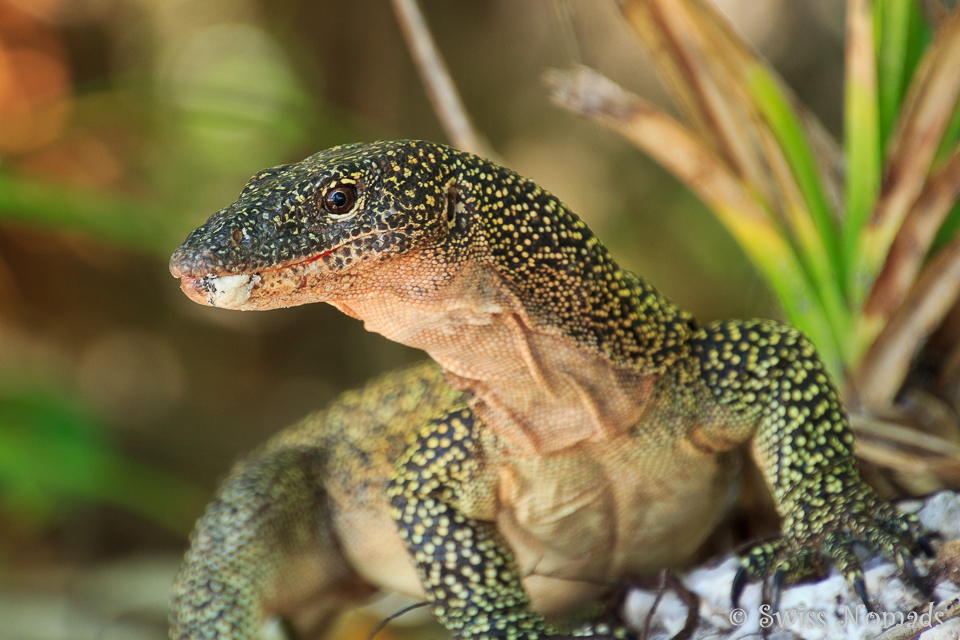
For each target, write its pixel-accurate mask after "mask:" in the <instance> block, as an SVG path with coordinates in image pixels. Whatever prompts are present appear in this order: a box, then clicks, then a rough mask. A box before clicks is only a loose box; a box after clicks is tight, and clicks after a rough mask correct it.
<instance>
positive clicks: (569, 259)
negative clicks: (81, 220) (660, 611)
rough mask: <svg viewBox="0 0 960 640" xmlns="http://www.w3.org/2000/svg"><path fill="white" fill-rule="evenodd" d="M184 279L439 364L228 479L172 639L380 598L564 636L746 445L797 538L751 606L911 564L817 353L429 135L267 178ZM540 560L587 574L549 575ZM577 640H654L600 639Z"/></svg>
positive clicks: (203, 237) (213, 234)
mask: <svg viewBox="0 0 960 640" xmlns="http://www.w3.org/2000/svg"><path fill="white" fill-rule="evenodd" d="M331 189H340V190H343V189H348V190H353V192H351V193H354V195H355V202H354V204H353V205H352V206H351V207H350V208H349V210H347V211H339V210H338V211H337V212H335V213H334V212H331V211H329V210H327V209H325V208H324V207H325V204H324V203H325V202H326V200H325V196H326V194H328V193H330V190H331ZM171 270H172V272H173V273H174V275H176V276H178V277H180V278H182V279H183V280H182V283H181V286H182V288H183V290H184V291H185V292H186V293H187V295H189V296H190V297H191V298H193V299H195V300H197V301H198V302H201V303H204V304H212V305H216V306H224V307H227V308H234V309H271V308H277V307H283V306H291V305H296V304H305V303H309V302H316V301H325V302H329V303H331V304H334V305H335V306H337V307H338V308H340V309H341V310H343V311H345V312H346V313H349V314H350V315H352V316H354V317H356V318H360V319H362V320H363V321H364V322H365V323H366V326H367V328H368V329H370V330H372V331H376V332H379V333H381V334H383V335H384V336H386V337H388V338H390V339H393V340H397V341H399V342H402V343H404V344H407V345H410V346H413V347H417V348H420V349H423V350H424V351H425V352H426V353H427V354H428V355H429V356H430V357H431V358H432V359H433V361H434V362H432V363H429V364H424V365H419V366H416V367H412V368H409V369H406V370H403V371H400V372H396V373H393V374H388V375H386V376H384V377H382V378H380V379H379V380H377V381H374V382H372V383H371V384H369V385H368V386H367V387H366V388H365V389H363V390H361V391H358V392H352V393H348V394H345V395H344V396H343V397H342V398H341V399H340V400H338V401H337V402H336V403H335V404H334V405H333V406H332V407H330V408H329V409H327V410H326V411H324V412H322V413H320V414H317V415H316V416H313V417H311V418H309V419H307V420H306V421H304V422H303V423H302V424H301V425H298V426H296V427H294V428H292V429H290V430H288V431H286V432H283V433H281V434H280V435H279V436H278V437H277V438H276V439H275V440H274V441H272V442H271V443H269V444H268V445H267V446H266V447H265V448H264V449H262V450H261V451H259V452H257V453H255V454H254V455H253V456H251V457H250V458H248V459H246V460H244V461H241V462H240V463H239V464H238V465H237V467H236V468H235V469H234V471H233V472H232V474H231V475H230V476H229V477H228V479H227V480H226V481H225V482H224V484H223V486H222V487H221V489H220V491H219V493H218V495H217V498H216V499H215V501H214V502H213V503H212V504H211V506H210V507H209V508H208V511H207V513H206V514H205V515H204V516H203V518H202V519H201V521H200V523H199V524H198V526H197V530H196V532H195V533H194V536H193V538H192V540H191V548H190V551H189V552H188V554H187V556H186V558H185V561H184V566H183V569H182V570H181V573H180V576H179V577H178V579H177V583H176V587H175V597H174V604H173V608H172V611H171V637H172V638H174V639H176V640H196V639H199V638H213V639H218V640H226V639H227V638H230V639H244V640H245V639H248V638H250V639H252V638H255V637H257V635H258V633H259V630H260V627H261V626H262V624H263V622H264V620H265V619H266V618H267V617H269V616H271V615H282V616H285V617H287V618H289V619H290V620H291V621H292V622H293V624H294V626H296V627H297V628H298V629H300V630H301V632H302V633H303V635H304V636H305V637H306V636H310V637H313V636H317V635H319V634H320V633H321V632H322V631H323V630H324V629H326V628H327V627H328V626H329V624H331V622H332V621H333V620H334V619H335V617H336V614H337V613H338V612H339V611H340V610H342V609H343V608H344V607H346V606H348V605H352V604H356V603H359V602H362V601H363V600H364V598H366V597H368V596H369V595H370V593H371V592H372V591H373V590H375V589H377V588H380V589H386V590H395V591H399V592H402V593H407V594H408V595H412V596H414V597H418V598H426V600H427V601H428V602H429V603H430V605H431V607H432V609H433V612H434V614H435V616H436V618H437V619H438V620H439V621H440V623H442V624H443V625H444V626H445V627H446V628H447V629H449V630H450V632H451V633H452V634H453V635H454V636H456V637H460V638H470V639H483V640H493V639H500V638H509V639H514V640H531V639H533V638H541V637H552V636H558V635H559V634H560V633H561V631H560V630H558V628H557V627H556V626H554V624H555V623H554V622H553V618H552V617H551V616H550V615H547V614H550V613H552V614H557V613H564V612H569V611H571V610H573V609H575V608H577V607H580V606H582V605H584V604H585V603H586V602H588V601H589V600H590V599H592V598H595V597H597V596H598V595H600V592H599V591H598V590H597V589H596V587H595V586H594V585H595V584H596V583H611V582H616V581H617V580H620V579H622V578H624V577H627V576H629V575H631V574H634V573H647V574H650V573H655V572H656V571H657V570H659V569H661V568H663V567H664V566H671V567H676V566H682V565H683V563H684V562H685V561H687V560H688V559H689V557H690V556H691V555H692V554H693V553H694V551H695V550H696V548H697V547H698V546H699V545H700V544H701V543H702V542H703V540H704V539H705V537H706V536H707V535H708V534H709V529H710V523H711V522H713V521H715V520H716V518H717V517H718V514H719V510H720V505H721V503H722V502H723V499H724V496H725V494H726V491H727V487H728V481H729V477H728V476H729V475H730V473H732V469H733V468H734V466H735V465H734V464H733V459H734V450H735V448H736V447H738V446H739V445H740V444H742V443H746V442H749V443H750V444H751V447H752V454H753V457H754V459H755V460H756V462H757V463H758V465H759V467H760V469H761V470H762V472H763V474H764V477H765V480H766V483H767V485H768V486H769V488H770V491H771V492H772V495H773V498H774V501H775V503H776V506H777V510H778V513H779V515H780V517H781V520H782V526H781V534H782V535H781V536H780V537H779V538H778V539H776V540H775V541H772V542H764V543H760V544H757V545H755V546H753V547H752V548H750V549H749V550H748V551H746V552H745V553H744V554H743V565H742V566H743V571H742V573H740V574H738V578H737V579H736V580H735V581H734V593H735V594H736V592H737V589H738V588H739V587H738V584H739V585H740V586H742V584H740V582H741V578H743V577H746V578H752V579H765V578H773V580H774V582H775V583H776V584H787V583H791V582H795V581H797V580H802V579H806V578H812V577H816V576H819V575H822V574H823V572H824V571H826V570H827V569H829V567H831V566H833V567H836V568H837V569H838V570H840V571H841V572H842V573H843V574H844V575H845V576H846V577H847V578H848V580H849V581H850V582H851V584H852V585H853V586H854V587H855V588H857V589H858V590H859V591H861V592H862V577H861V573H862V572H861V569H860V565H859V563H858V561H857V558H856V556H855V555H854V553H853V546H854V545H863V546H865V547H866V548H867V549H868V550H870V551H871V552H873V553H878V554H881V555H883V556H884V557H886V558H887V559H889V560H891V561H894V562H896V563H897V564H898V565H899V566H900V568H901V569H902V570H903V571H904V572H905V573H907V574H908V575H909V574H911V572H912V571H913V569H912V564H910V556H911V554H912V553H913V552H914V551H916V550H917V548H918V547H919V546H922V545H923V538H922V536H921V532H920V530H919V527H918V525H917V522H916V521H915V519H913V518H912V517H910V516H902V515H899V514H897V513H896V512H895V511H894V510H893V509H892V508H891V507H890V506H889V505H888V504H886V503H885V502H883V501H882V500H880V499H879V497H878V496H877V495H876V493H875V492H874V491H873V490H872V489H870V488H869V487H868V486H867V485H865V484H864V483H863V482H862V481H861V479H860V477H859V475H858V472H857V468H856V461H855V458H854V451H853V446H854V442H853V435H852V433H851V432H850V429H849V426H848V424H847V418H846V414H845V411H844V408H843V406H842V404H841V402H840V400H839V399H838V396H837V392H836V390H835V387H834V385H833V383H832V382H831V381H830V379H829V377H828V375H827V373H826V371H825V370H824V367H823V363H822V362H821V361H820V359H819V358H818V356H817V354H816V351H815V349H814V347H813V345H812V344H811V343H810V341H809V340H808V339H807V338H806V337H804V336H803V334H801V333H800V332H799V331H797V330H796V329H794V328H792V327H788V326H786V325H783V324H780V323H777V322H773V321H767V320H753V321H730V322H719V323H715V324H712V325H710V326H707V327H704V328H700V327H698V326H697V324H696V322H695V321H694V320H693V318H692V316H691V315H690V314H689V313H686V312H684V311H682V310H680V309H679V308H678V307H677V306H676V305H674V304H673V303H672V302H670V301H669V300H668V299H667V298H666V297H664V296H663V295H661V294H660V293H658V292H657V291H656V289H654V288H653V287H652V286H651V285H650V284H649V283H647V282H646V281H645V280H643V279H642V278H640V277H637V276H635V275H634V274H631V273H629V272H627V271H624V270H622V269H620V268H619V266H618V265H617V263H616V262H615V261H614V259H613V258H612V256H611V255H610V253H609V252H608V251H607V249H606V248H605V247H604V246H603V244H602V243H601V242H600V241H599V240H598V239H597V237H596V236H595V235H593V233H592V232H591V231H590V230H589V229H588V228H587V226H586V225H585V224H584V223H583V221H581V220H580V219H579V218H578V217H577V216H576V215H575V214H574V213H573V212H572V211H570V209H569V208H568V207H567V206H566V205H564V204H563V203H562V202H560V201H559V200H558V199H557V198H555V197H554V196H553V195H551V194H550V193H548V192H547V191H545V190H543V189H542V188H540V187H539V186H538V185H536V184H535V183H533V182H532V181H530V180H528V179H526V178H523V177H521V176H518V175H517V174H515V173H513V172H512V171H509V170H508V169H505V168H503V167H500V166H498V165H496V164H493V163H491V162H488V161H486V160H483V159H481V158H478V157H476V156H473V155H470V154H465V153H461V152H458V151H456V150H453V149H450V148H449V147H445V146H443V145H437V144H433V143H428V142H418V141H399V142H380V143H375V144H358V145H346V146H343V147H336V148H334V149H329V150H327V151H323V152H321V153H318V154H316V155H314V156H311V157H310V158H307V159H306V160H304V161H302V162H300V163H295V164H292V165H285V166H281V167H275V168H273V169H268V170H266V171H263V172H261V173H260V174H258V175H257V176H255V177H254V178H253V180H251V182H250V184H249V185H248V186H247V188H246V189H244V191H243V192H242V193H241V195H240V198H239V199H238V200H237V202H235V203H234V204H232V205H230V206H229V207H226V208H225V209H223V210H222V211H220V212H218V213H217V214H215V215H214V216H212V217H211V218H210V219H209V220H208V221H207V222H206V223H205V224H204V225H203V226H201V227H200V228H198V229H197V230H195V231H194V232H192V233H191V234H190V235H189V237H188V238H187V240H186V241H185V242H184V243H183V244H182V245H181V247H180V248H179V249H177V252H176V253H175V254H174V256H173V258H172V259H171ZM224 278H230V279H229V280H225V279H224ZM237 283H240V285H238V284H237ZM241 285H242V287H243V288H238V287H240V286H241ZM224 291H228V292H229V295H223V293H222V292H224ZM541 560H543V563H544V566H547V565H549V567H548V571H549V572H552V573H556V574H558V575H561V576H569V577H570V578H571V579H567V580H556V581H554V582H550V581H549V580H544V579H542V578H543V576H538V575H532V573H533V569H534V568H536V567H538V566H540V563H541ZM591 581H592V582H591ZM567 633H571V634H573V635H577V636H604V637H619V638H636V637H637V635H636V633H635V632H633V631H630V630H628V629H626V628H625V627H623V626H622V625H620V624H619V623H617V622H616V621H609V620H602V621H592V622H588V623H585V624H583V625H581V626H580V627H577V628H575V629H573V630H572V631H567Z"/></svg>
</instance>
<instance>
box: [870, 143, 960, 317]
mask: <svg viewBox="0 0 960 640" xmlns="http://www.w3.org/2000/svg"><path fill="white" fill-rule="evenodd" d="M958 194H960V153H955V154H954V155H953V156H951V157H950V158H949V159H948V160H947V161H946V162H945V163H944V164H943V166H942V167H941V168H940V169H939V170H938V171H937V172H936V173H935V174H934V175H932V176H931V177H930V178H928V179H927V182H926V184H925V185H924V186H923V191H922V192H921V193H920V196H919V197H918V198H917V200H916V202H914V203H913V206H911V207H910V212H909V213H908V214H907V217H906V219H905V220H904V221H903V226H902V227H900V231H898V232H897V236H896V238H895V239H894V241H893V244H892V245H891V246H890V253H889V254H888V255H887V259H886V262H884V265H883V269H882V270H881V271H880V275H878V276H877V279H876V281H875V282H874V284H873V289H872V290H871V291H870V296H869V297H868V298H867V302H866V303H865V304H864V314H865V315H869V316H874V315H876V316H880V319H881V321H882V320H886V319H887V318H888V317H890V315H891V314H893V312H894V311H895V310H896V308H897V306H898V305H899V304H900V302H901V300H903V296H904V295H905V294H906V292H907V290H908V289H909V288H910V285H911V284H913V281H914V279H915V278H916V276H917V272H918V271H919V270H920V265H921V264H922V263H923V259H924V258H926V256H927V252H928V251H929V249H930V245H931V243H932V242H933V240H934V238H935V237H936V235H937V231H938V230H939V229H940V225H941V224H942V223H943V220H944V218H946V216H947V214H948V213H950V209H951V208H952V207H953V204H954V203H955V202H956V201H957V195H958Z"/></svg>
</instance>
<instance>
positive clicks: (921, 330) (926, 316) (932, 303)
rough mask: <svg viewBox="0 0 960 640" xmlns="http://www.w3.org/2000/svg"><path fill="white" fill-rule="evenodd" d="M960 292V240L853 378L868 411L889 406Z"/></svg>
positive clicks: (928, 273)
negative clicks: (923, 343) (919, 349)
mask: <svg viewBox="0 0 960 640" xmlns="http://www.w3.org/2000/svg"><path fill="white" fill-rule="evenodd" d="M958 292H960V238H957V239H955V240H953V242H951V243H950V244H949V245H947V246H946V247H944V248H943V249H941V250H940V252H939V253H938V254H937V255H936V257H935V258H934V259H933V260H932V261H931V262H930V264H929V265H928V266H927V267H926V269H924V271H923V273H922V274H921V276H920V278H919V279H918V280H917V283H916V284H915V285H914V286H913V287H912V288H911V289H910V292H909V293H908V294H907V295H906V297H905V298H904V300H903V303H902V304H901V305H900V307H899V308H898V309H897V312H896V313H895V314H894V315H893V317H892V318H890V322H888V323H887V325H886V327H884V329H883V331H881V332H880V335H879V336H877V339H876V340H875V341H874V343H873V345H872V346H871V347H870V349H869V351H867V354H866V355H865V356H864V357H863V359H862V360H861V361H860V364H859V365H858V366H857V370H856V371H855V372H854V374H853V376H852V379H853V383H854V388H855V389H856V390H857V393H858V396H859V398H860V400H861V401H862V402H863V405H864V406H865V407H866V408H867V409H868V410H877V409H883V408H885V407H887V406H889V405H890V404H891V403H892V402H893V399H894V397H895V396H896V394H897V391H899V389H900V386H901V385H902V384H903V381H904V379H905V378H906V375H907V372H908V370H909V367H910V361H911V360H912V359H913V355H914V352H915V351H916V349H917V346H918V345H919V344H920V342H921V341H922V340H924V339H926V338H927V337H928V336H929V335H930V333H931V332H932V331H933V330H934V329H935V328H936V327H937V325H939V324H940V321H941V320H943V317H944V316H945V315H946V314H947V312H948V311H949V310H950V308H951V307H952V306H953V303H954V301H955V300H956V299H957V294H958Z"/></svg>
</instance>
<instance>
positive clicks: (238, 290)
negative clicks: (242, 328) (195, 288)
mask: <svg viewBox="0 0 960 640" xmlns="http://www.w3.org/2000/svg"><path fill="white" fill-rule="evenodd" d="M258 282H260V276H258V275H249V274H244V275H238V276H219V277H213V278H207V287H208V291H209V293H208V295H207V302H208V303H209V304H210V305H211V306H214V307H221V308H223V309H236V308H238V307H241V306H243V304H244V303H245V302H246V301H247V300H249V299H250V291H252V290H253V286H254V285H255V284H257V283H258Z"/></svg>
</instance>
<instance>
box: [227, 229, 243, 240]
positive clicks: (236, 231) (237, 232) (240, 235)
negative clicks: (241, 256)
mask: <svg viewBox="0 0 960 640" xmlns="http://www.w3.org/2000/svg"><path fill="white" fill-rule="evenodd" d="M230 235H231V237H232V238H233V243H234V244H240V241H241V240H243V231H241V230H240V229H234V230H233V233H232V234H230Z"/></svg>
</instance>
